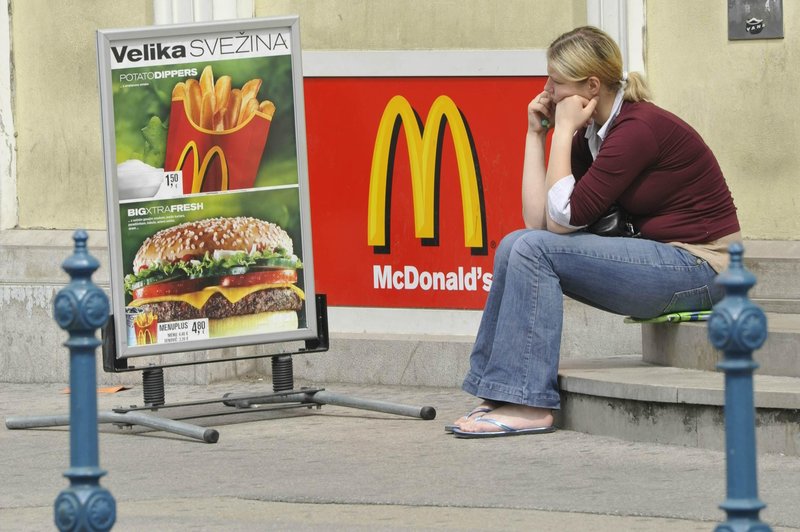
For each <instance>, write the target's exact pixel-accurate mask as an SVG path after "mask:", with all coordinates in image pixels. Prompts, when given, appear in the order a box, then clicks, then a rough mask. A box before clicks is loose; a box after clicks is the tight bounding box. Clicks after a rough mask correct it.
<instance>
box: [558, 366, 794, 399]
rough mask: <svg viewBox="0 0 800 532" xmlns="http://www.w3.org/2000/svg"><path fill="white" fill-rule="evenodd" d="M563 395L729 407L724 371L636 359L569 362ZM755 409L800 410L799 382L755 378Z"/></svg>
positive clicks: (561, 369) (562, 371)
mask: <svg viewBox="0 0 800 532" xmlns="http://www.w3.org/2000/svg"><path fill="white" fill-rule="evenodd" d="M558 374H559V386H560V387H561V391H562V392H569V393H576V394H583V395H591V396H597V397H608V398H614V399H625V400H632V401H643V402H654V403H686V404H695V405H705V406H723V405H724V404H725V376H724V374H723V373H722V372H712V371H702V370H693V369H682V368H674V367H669V366H656V365H654V364H648V363H646V362H643V361H642V357H641V356H638V355H632V356H619V357H607V358H603V359H587V360H565V361H562V363H561V365H560V367H559V371H558ZM753 382H754V392H755V393H754V399H755V406H756V408H771V409H782V410H800V378H795V377H778V376H770V375H758V373H757V372H756V374H755V375H754V378H753Z"/></svg>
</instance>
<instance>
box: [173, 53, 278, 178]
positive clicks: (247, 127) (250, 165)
mask: <svg viewBox="0 0 800 532" xmlns="http://www.w3.org/2000/svg"><path fill="white" fill-rule="evenodd" d="M261 85H262V80H261V79H251V80H250V81H248V82H246V83H245V84H244V85H243V86H242V87H240V88H239V87H232V86H231V77H230V76H227V75H222V76H220V77H219V78H217V79H216V80H214V71H213V69H212V67H211V65H208V66H206V67H205V68H204V69H203V71H202V73H201V74H200V78H199V79H194V78H189V79H186V80H185V81H180V82H178V83H176V84H175V86H174V88H173V90H172V104H171V107H170V118H169V131H168V133H167V148H166V158H165V161H164V166H165V170H168V171H169V170H182V172H183V193H184V194H195V193H198V192H216V191H223V190H234V189H244V188H252V187H253V185H254V183H255V180H256V176H257V174H258V167H259V164H260V162H261V155H262V153H263V152H264V146H265V145H266V143H267V136H268V135H269V128H270V123H271V121H272V117H273V115H274V114H275V104H274V103H272V102H271V101H270V100H266V99H265V100H262V101H259V100H258V93H259V90H260V88H261Z"/></svg>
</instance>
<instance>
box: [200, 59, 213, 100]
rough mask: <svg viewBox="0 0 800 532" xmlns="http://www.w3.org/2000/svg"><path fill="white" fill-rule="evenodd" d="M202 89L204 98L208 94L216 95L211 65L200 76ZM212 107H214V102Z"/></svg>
mask: <svg viewBox="0 0 800 532" xmlns="http://www.w3.org/2000/svg"><path fill="white" fill-rule="evenodd" d="M200 89H201V90H202V91H203V98H205V96H206V94H211V95H213V94H214V71H213V70H212V69H211V65H208V66H206V67H205V68H204V69H203V72H202V74H200ZM211 105H212V106H213V105H214V102H213V100H212V103H211Z"/></svg>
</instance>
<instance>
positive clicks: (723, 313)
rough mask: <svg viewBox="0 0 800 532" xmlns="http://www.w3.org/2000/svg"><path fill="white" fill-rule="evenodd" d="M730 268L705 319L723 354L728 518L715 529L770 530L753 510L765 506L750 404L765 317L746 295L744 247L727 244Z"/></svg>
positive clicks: (748, 278)
mask: <svg viewBox="0 0 800 532" xmlns="http://www.w3.org/2000/svg"><path fill="white" fill-rule="evenodd" d="M728 251H729V253H730V258H731V260H730V266H729V267H728V269H727V270H726V271H725V272H723V273H721V274H720V275H719V277H718V278H717V283H718V284H720V285H722V286H723V287H724V288H725V298H724V299H723V300H722V301H720V302H719V303H718V304H717V305H716V306H714V311H713V312H712V314H711V317H710V318H709V321H708V337H709V340H710V341H711V344H712V345H713V346H714V347H715V348H717V349H719V350H721V351H723V352H724V357H723V360H722V362H720V363H719V364H717V367H718V368H719V369H721V370H723V371H724V372H725V449H726V456H727V478H728V498H727V499H726V500H725V501H724V502H723V503H722V504H720V508H721V509H723V510H725V512H726V513H727V517H728V519H727V521H725V522H724V523H721V524H720V525H718V526H717V528H716V530H717V531H718V532H745V531H749V532H762V531H769V530H772V529H771V528H770V527H769V525H767V524H765V523H763V522H762V521H761V520H760V519H759V517H758V513H759V511H761V509H763V508H764V507H765V506H766V505H765V504H764V503H763V502H761V500H759V498H758V480H757V473H756V435H755V432H756V431H755V404H754V401H753V371H754V370H755V369H756V368H757V367H758V364H757V363H756V362H754V361H753V351H754V350H756V349H758V348H759V347H761V346H762V345H764V342H765V341H766V339H767V317H766V315H765V314H764V311H762V310H761V308H760V307H758V306H757V305H755V304H754V303H753V302H752V301H750V299H749V298H748V297H747V292H748V290H750V288H752V287H753V285H754V284H756V278H755V276H754V275H753V274H752V273H750V272H749V271H748V270H747V269H746V268H745V267H744V264H743V263H742V255H743V254H744V247H743V246H742V245H741V244H738V243H735V244H731V245H730V246H729V248H728Z"/></svg>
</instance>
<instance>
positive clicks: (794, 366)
mask: <svg viewBox="0 0 800 532" xmlns="http://www.w3.org/2000/svg"><path fill="white" fill-rule="evenodd" d="M767 331H768V336H767V341H766V342H765V343H764V345H763V346H762V347H761V349H759V350H757V351H755V352H754V353H753V358H754V360H755V361H756V362H758V364H759V366H760V367H759V370H758V372H759V373H760V374H761V375H776V376H785V377H800V314H782V313H776V312H767ZM721 356H722V354H721V353H720V352H719V351H717V350H716V349H714V348H713V347H712V345H711V343H710V342H709V341H708V327H707V323H706V322H694V323H693V322H686V323H679V324H673V323H658V324H644V325H642V358H643V360H644V362H648V363H650V364H658V365H661V366H673V367H676V368H684V369H696V370H705V371H715V369H716V365H717V362H719V361H720V359H721Z"/></svg>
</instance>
